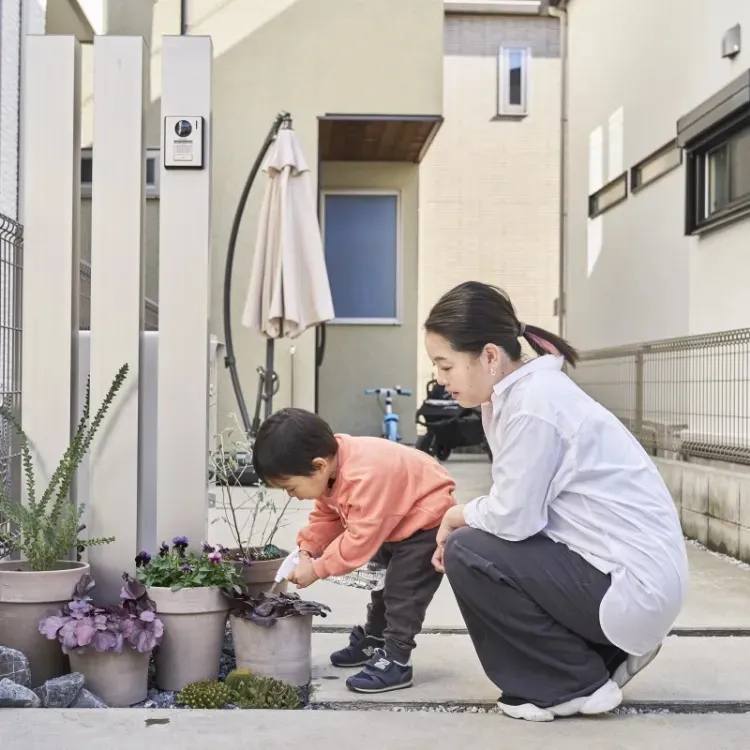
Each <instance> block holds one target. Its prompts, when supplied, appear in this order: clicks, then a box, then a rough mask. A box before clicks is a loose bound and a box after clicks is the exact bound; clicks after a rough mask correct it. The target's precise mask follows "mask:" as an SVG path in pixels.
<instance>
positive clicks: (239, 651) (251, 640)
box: [229, 615, 312, 686]
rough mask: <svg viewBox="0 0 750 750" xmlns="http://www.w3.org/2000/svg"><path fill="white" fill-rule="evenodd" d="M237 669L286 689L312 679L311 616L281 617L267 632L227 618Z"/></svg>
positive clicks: (305, 683) (248, 623)
mask: <svg viewBox="0 0 750 750" xmlns="http://www.w3.org/2000/svg"><path fill="white" fill-rule="evenodd" d="M229 620H230V622H231V624H232V640H233V641H234V655H235V657H236V658H237V667H238V668H240V669H249V670H250V671H251V672H252V673H253V674H257V675H262V676H263V677H273V678H275V679H277V680H281V681H282V682H288V683H289V684H290V685H296V686H300V685H307V684H309V682H310V678H311V677H312V615H303V616H300V615H294V616H291V617H282V618H280V619H279V620H277V621H276V624H275V625H272V626H271V627H270V628H264V627H262V626H260V625H256V624H255V623H254V622H252V621H250V620H245V619H243V618H241V617H234V616H232V617H230V618H229Z"/></svg>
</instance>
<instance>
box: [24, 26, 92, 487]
mask: <svg viewBox="0 0 750 750" xmlns="http://www.w3.org/2000/svg"><path fill="white" fill-rule="evenodd" d="M25 50H26V52H25V55H26V57H25V60H24V64H23V70H24V81H23V89H22V104H21V112H22V119H21V122H22V128H23V134H22V139H21V143H22V152H23V155H22V164H23V165H24V176H23V180H22V191H23V192H22V203H23V209H22V216H23V222H24V225H25V226H24V234H25V240H24V273H23V323H24V334H23V358H22V363H23V376H22V388H23V415H22V421H23V427H24V429H25V431H26V432H27V434H28V436H29V439H30V440H31V441H32V443H33V448H34V451H35V453H36V454H37V459H36V461H35V465H36V467H37V471H38V474H37V482H38V485H39V487H38V489H39V490H43V489H44V488H45V487H46V484H47V480H48V479H49V477H50V476H51V474H52V472H53V471H54V470H55V467H56V466H57V464H58V462H59V461H60V459H61V458H62V456H63V454H64V453H65V451H66V450H67V448H68V446H69V444H70V437H71V430H72V427H73V424H75V423H76V422H77V421H78V404H77V401H78V399H77V377H78V375H77V370H78V293H79V273H80V271H79V264H80V248H79V225H80V212H81V190H80V164H81V85H80V81H81V51H80V45H79V43H78V41H77V40H76V39H75V37H72V36H29V37H27V39H26V41H25ZM71 496H72V500H73V501H75V492H74V491H73V492H72V493H71Z"/></svg>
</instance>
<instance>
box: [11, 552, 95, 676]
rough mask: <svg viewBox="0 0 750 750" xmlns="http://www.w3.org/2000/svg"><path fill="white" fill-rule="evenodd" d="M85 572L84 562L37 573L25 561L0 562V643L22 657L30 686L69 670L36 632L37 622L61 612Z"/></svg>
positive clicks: (57, 647)
mask: <svg viewBox="0 0 750 750" xmlns="http://www.w3.org/2000/svg"><path fill="white" fill-rule="evenodd" d="M88 572H89V565H88V563H79V562H68V561H63V560H61V561H60V562H59V563H58V565H57V569H56V570H46V571H43V572H38V573H37V572H34V571H30V570H29V569H28V564H27V563H25V562H13V561H10V562H0V644H2V645H3V646H9V647H10V648H15V649H17V650H18V651H21V652H22V653H23V654H25V655H26V657H27V658H28V660H29V665H30V666H31V683H32V686H34V687H37V686H39V685H41V684H42V683H44V682H46V681H47V680H49V679H51V678H52V677H59V676H60V675H63V674H66V673H67V672H68V671H69V665H68V657H67V656H65V654H63V652H62V651H61V650H60V644H59V643H58V642H57V641H56V640H54V641H50V640H48V639H47V638H45V637H44V636H43V635H42V634H41V633H40V632H39V620H41V619H42V618H43V617H47V616H48V615H50V614H52V613H53V612H55V610H58V609H62V607H63V606H64V605H65V604H66V603H67V602H69V601H70V597H71V596H72V594H73V589H75V587H76V584H77V583H78V581H79V579H80V578H81V576H82V575H84V574H85V573H88Z"/></svg>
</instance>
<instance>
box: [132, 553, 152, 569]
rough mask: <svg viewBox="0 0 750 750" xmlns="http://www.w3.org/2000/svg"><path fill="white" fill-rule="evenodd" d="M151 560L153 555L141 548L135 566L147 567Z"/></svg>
mask: <svg viewBox="0 0 750 750" xmlns="http://www.w3.org/2000/svg"><path fill="white" fill-rule="evenodd" d="M150 562H151V555H149V554H148V552H146V551H145V550H141V551H140V552H139V553H138V554H137V555H136V557H135V567H136V568H145V567H146V566H147V565H148V564H149V563H150Z"/></svg>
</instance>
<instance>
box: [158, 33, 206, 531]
mask: <svg viewBox="0 0 750 750" xmlns="http://www.w3.org/2000/svg"><path fill="white" fill-rule="evenodd" d="M212 60H213V46H212V44H211V38H210V37H207V36H186V37H175V36H165V37H164V39H163V46H162V98H161V114H162V166H161V202H160V216H159V223H160V231H159V388H158V415H157V419H158V425H157V461H158V473H157V495H156V498H157V510H156V518H157V522H156V529H157V538H158V540H159V541H162V540H163V541H166V542H168V543H169V542H171V539H172V538H173V537H174V536H177V535H184V536H187V537H188V539H189V540H190V543H191V545H197V544H199V543H200V541H201V540H202V539H205V537H206V534H207V528H208V476H207V475H208V435H207V432H208V387H209V380H208V369H209V364H208V362H209V338H208V317H209V309H210V308H209V303H210V281H211V279H210V274H211V256H210V243H211V67H212ZM175 116H177V117H182V116H184V117H185V118H187V119H190V118H193V120H195V118H203V119H202V123H203V131H204V132H203V167H202V168H201V169H180V168H178V169H166V168H165V167H164V158H165V156H166V154H167V150H168V149H171V148H172V146H173V143H174V140H175V132H174V131H173V130H172V131H171V132H166V131H165V126H164V119H165V117H175Z"/></svg>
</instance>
